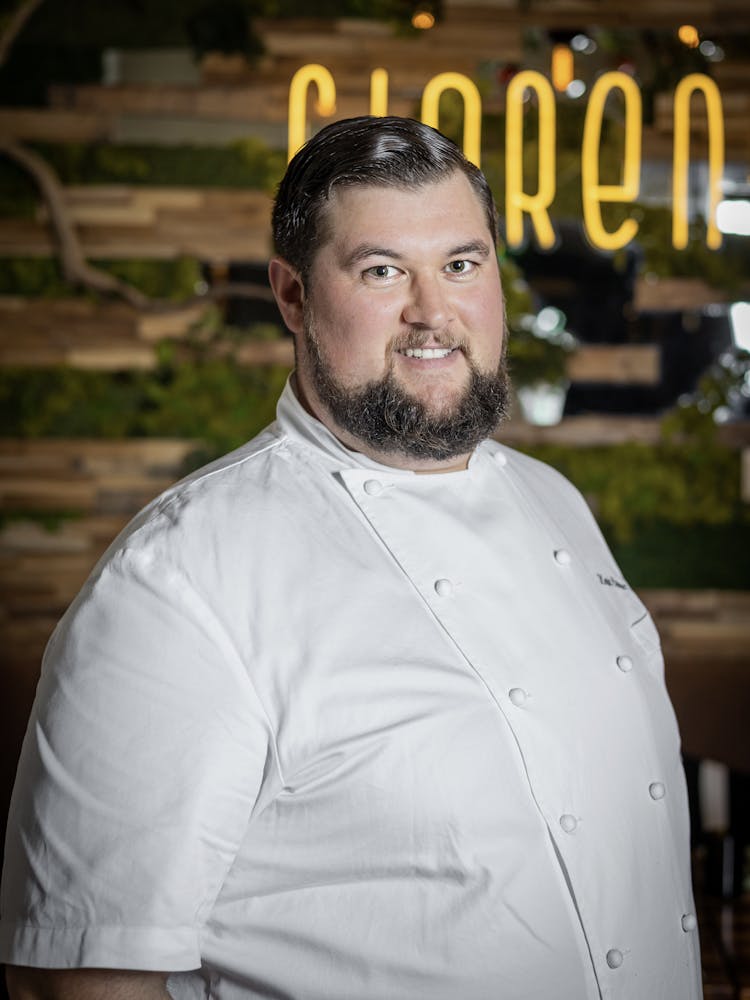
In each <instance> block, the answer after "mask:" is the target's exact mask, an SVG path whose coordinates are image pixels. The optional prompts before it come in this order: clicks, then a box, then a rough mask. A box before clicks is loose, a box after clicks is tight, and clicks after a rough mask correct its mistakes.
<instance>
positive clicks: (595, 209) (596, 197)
mask: <svg viewBox="0 0 750 1000" xmlns="http://www.w3.org/2000/svg"><path fill="white" fill-rule="evenodd" d="M615 87H617V88H618V89H619V90H621V91H622V94H623V97H624V98H625V155H624V162H623V169H622V184H600V183H599V144H600V141H601V136H602V117H603V115H604V105H605V103H606V101H607V97H608V96H609V93H610V91H611V90H613V89H614V88H615ZM641 130H642V111H641V92H640V90H639V89H638V86H637V84H636V82H635V80H634V79H633V78H632V77H631V76H628V74H627V73H604V74H603V75H602V76H600V77H599V79H598V80H597V81H596V83H595V84H594V86H593V87H592V89H591V96H590V98H589V104H588V108H587V109H586V119H585V122H584V125H583V149H582V155H581V186H582V191H581V194H582V196H583V221H584V224H585V226H586V232H587V234H588V237H589V239H590V240H591V242H592V243H593V244H594V246H597V247H601V249H602V250H619V249H620V247H624V246H625V244H626V243H630V241H631V240H632V239H633V237H634V236H635V234H636V233H637V232H638V223H637V222H636V221H635V219H626V220H625V221H624V222H623V223H622V225H621V226H620V227H619V229H616V230H615V232H613V233H609V232H607V230H606V229H605V228H604V225H603V223H602V213H601V202H603V201H622V202H624V201H635V199H636V198H637V197H638V192H639V190H640V187H641Z"/></svg>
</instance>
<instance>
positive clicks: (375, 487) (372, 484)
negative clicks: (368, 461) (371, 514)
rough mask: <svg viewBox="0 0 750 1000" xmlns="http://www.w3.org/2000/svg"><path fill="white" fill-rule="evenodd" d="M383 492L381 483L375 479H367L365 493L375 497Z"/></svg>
mask: <svg viewBox="0 0 750 1000" xmlns="http://www.w3.org/2000/svg"><path fill="white" fill-rule="evenodd" d="M382 492H383V484H382V483H381V482H378V480H377V479H368V480H367V482H366V483H365V493H366V494H367V495H368V496H370V497H376V496H377V495H378V493H382Z"/></svg>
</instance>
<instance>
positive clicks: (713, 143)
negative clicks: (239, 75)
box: [288, 63, 724, 250]
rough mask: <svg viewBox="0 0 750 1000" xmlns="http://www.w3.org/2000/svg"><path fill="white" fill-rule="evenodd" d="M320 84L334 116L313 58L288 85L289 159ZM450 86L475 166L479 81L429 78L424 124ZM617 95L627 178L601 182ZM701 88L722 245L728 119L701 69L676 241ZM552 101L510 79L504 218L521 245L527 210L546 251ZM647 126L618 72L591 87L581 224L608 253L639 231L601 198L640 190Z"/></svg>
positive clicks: (682, 107) (624, 197) (375, 99)
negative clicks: (610, 105)
mask: <svg viewBox="0 0 750 1000" xmlns="http://www.w3.org/2000/svg"><path fill="white" fill-rule="evenodd" d="M312 85H314V86H315V88H316V91H317V104H316V112H317V114H319V115H320V116H321V117H330V116H332V115H333V114H334V113H335V111H336V83H335V81H334V79H333V76H332V75H331V73H330V72H329V70H327V69H326V68H325V66H321V65H319V64H317V63H311V64H309V65H307V66H303V67H302V68H301V69H299V70H297V72H296V73H295V74H294V76H293V77H292V81H291V84H290V87H289V131H288V140H289V159H291V158H292V156H294V154H295V153H296V152H297V150H298V149H299V148H300V147H301V146H302V145H303V143H304V142H305V139H306V136H307V98H308V91H309V89H310V87H311V86H312ZM446 90H455V91H457V92H458V93H459V94H460V96H461V98H462V100H463V106H464V128H463V149H464V153H465V155H466V157H467V158H468V159H469V160H471V161H472V163H475V164H477V166H480V165H481V162H480V161H481V152H480V150H481V132H482V99H481V96H480V94H479V90H478V89H477V86H476V84H475V83H474V82H473V81H472V80H470V79H469V77H467V76H464V75H463V74H462V73H439V74H438V75H437V76H434V77H433V78H432V79H431V80H429V81H428V82H427V84H426V85H425V88H424V90H423V92H422V107H421V118H422V121H423V122H424V123H425V124H427V125H432V126H434V127H436V128H437V127H438V126H439V104H440V97H441V95H442V94H443V93H444V92H445V91H446ZM529 90H530V91H533V93H534V94H535V95H536V98H537V106H538V111H537V113H538V116H539V146H538V148H539V156H538V163H537V176H536V191H535V192H534V193H531V192H528V191H525V190H524V186H523V167H524V109H523V104H524V98H525V96H526V92H527V91H529ZM615 92H617V94H618V95H619V99H621V100H622V102H623V110H624V123H625V142H624V150H623V162H622V173H621V183H619V184H601V183H600V177H599V146H600V142H601V131H602V122H603V118H604V107H605V104H606V102H607V100H608V99H610V96H611V95H612V99H614V94H615ZM694 94H701V95H702V97H703V104H704V106H705V114H706V118H707V132H708V172H709V191H708V203H709V211H708V223H707V228H706V244H707V246H709V247H710V248H711V249H713V250H715V249H718V248H719V247H720V246H721V240H722V237H721V233H720V231H719V229H718V226H717V225H716V208H717V206H718V203H719V200H720V194H721V177H722V173H723V171H724V117H723V108H722V102H721V94H720V93H719V89H718V87H717V86H716V84H715V83H714V81H713V80H712V79H711V78H710V77H708V76H705V75H703V74H701V73H692V74H690V75H689V76H686V77H685V78H684V79H683V80H681V81H680V83H679V84H678V86H677V89H676V90H675V95H674V105H673V113H674V146H673V161H672V244H673V246H674V247H675V249H677V250H681V249H684V248H685V247H686V246H687V243H688V168H689V163H690V125H691V101H692V98H693V95H694ZM369 112H370V114H371V115H376V116H380V117H382V116H383V115H386V114H387V113H388V72H387V70H385V69H374V70H373V71H372V73H371V75H370V108H369ZM556 113H557V112H556V103H555V94H554V90H553V88H552V84H551V83H550V81H549V80H548V79H547V77H545V76H543V75H542V74H541V73H538V72H537V71H536V70H523V71H522V72H520V73H517V74H516V75H515V76H514V77H513V78H512V79H511V81H510V83H509V84H508V90H507V95H506V126H505V128H506V131H505V219H506V232H507V239H508V243H509V245H510V246H511V247H516V246H519V245H520V244H521V243H522V242H523V239H524V220H525V217H528V218H529V220H530V223H531V228H532V230H533V232H534V235H535V237H536V240H537V242H538V243H539V245H540V246H541V247H543V248H546V249H549V248H550V247H552V246H553V245H554V243H555V232H554V229H553V226H552V222H551V220H550V216H549V208H550V206H551V205H552V202H553V201H554V198H555V191H556V175H555V168H556ZM642 132H643V122H642V101H641V93H640V90H639V89H638V85H637V84H636V82H635V81H634V80H633V78H632V77H631V76H629V75H628V74H627V73H622V72H610V73H604V74H603V75H602V76H601V77H599V79H598V80H597V81H596V83H595V84H594V86H593V88H592V90H591V95H590V97H589V102H588V106H587V108H586V116H585V121H584V129H583V142H582V148H581V194H582V199H583V224H584V227H585V230H586V234H587V236H588V238H589V240H590V241H591V242H592V243H593V244H594V246H597V247H599V248H600V249H602V250H618V249H620V248H621V247H624V246H626V245H627V244H628V243H630V242H631V240H633V239H634V238H635V236H636V235H637V233H638V222H637V221H636V220H635V219H633V218H629V219H626V220H625V221H624V222H622V223H621V225H620V226H619V227H618V228H617V229H616V230H615V231H614V232H610V231H608V230H607V229H606V228H605V226H604V222H603V220H602V211H601V208H602V205H603V204H604V203H613V202H622V203H628V202H633V201H635V199H636V198H637V197H638V193H639V190H640V173H641V140H642Z"/></svg>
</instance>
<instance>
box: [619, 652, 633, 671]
mask: <svg viewBox="0 0 750 1000" xmlns="http://www.w3.org/2000/svg"><path fill="white" fill-rule="evenodd" d="M617 666H618V667H619V668H620V670H622V672H623V673H624V674H627V673H628V672H629V671H630V670H632V669H633V661H632V660H631V659H630V657H629V656H618V657H617Z"/></svg>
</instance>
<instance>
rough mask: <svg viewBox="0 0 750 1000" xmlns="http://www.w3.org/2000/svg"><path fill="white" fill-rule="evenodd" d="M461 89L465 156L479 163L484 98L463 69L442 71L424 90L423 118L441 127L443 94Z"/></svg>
mask: <svg viewBox="0 0 750 1000" xmlns="http://www.w3.org/2000/svg"><path fill="white" fill-rule="evenodd" d="M444 90H457V91H458V92H459V94H460V95H461V97H463V99H464V156H465V157H466V159H467V160H471V162H472V163H473V164H475V165H476V166H477V167H478V166H479V164H480V160H481V134H482V98H481V97H480V96H479V91H478V90H477V86H476V84H475V83H472V81H471V80H470V79H469V78H468V76H464V75H463V73H438V75H437V76H433V78H432V79H431V80H430V81H428V83H427V86H426V87H425V88H424V90H423V92H422V121H423V122H424V124H425V125H431V126H432V127H433V128H438V127H439V105H440V95H441V94H442V93H443V91H444Z"/></svg>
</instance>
